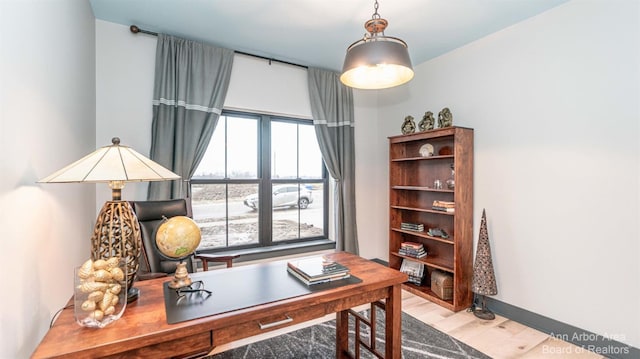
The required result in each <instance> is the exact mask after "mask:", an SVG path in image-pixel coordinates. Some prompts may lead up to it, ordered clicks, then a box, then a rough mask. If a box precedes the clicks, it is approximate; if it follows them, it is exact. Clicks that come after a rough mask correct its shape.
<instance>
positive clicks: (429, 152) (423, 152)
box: [418, 143, 433, 157]
mask: <svg viewBox="0 0 640 359" xmlns="http://www.w3.org/2000/svg"><path fill="white" fill-rule="evenodd" d="M418 152H419V153H420V156H422V157H431V156H433V145H432V144H430V143H425V144H424V145H422V146H420V149H419V150H418Z"/></svg>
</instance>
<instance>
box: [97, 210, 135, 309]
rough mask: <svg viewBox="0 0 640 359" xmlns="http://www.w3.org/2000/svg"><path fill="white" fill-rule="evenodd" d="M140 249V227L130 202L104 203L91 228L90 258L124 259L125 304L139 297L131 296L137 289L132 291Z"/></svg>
mask: <svg viewBox="0 0 640 359" xmlns="http://www.w3.org/2000/svg"><path fill="white" fill-rule="evenodd" d="M141 247H142V239H141V237H140V224H139V223H138V218H137V217H136V215H135V213H134V212H133V208H131V205H130V204H129V202H127V201H119V200H113V201H107V202H105V204H104V206H103V207H102V210H100V213H98V218H97V219H96V225H95V227H94V229H93V236H92V237H91V258H92V259H93V260H97V259H107V258H110V257H120V258H122V259H124V260H125V262H126V268H123V270H124V272H125V274H126V276H127V302H132V301H135V300H136V299H137V298H138V296H137V294H134V293H137V292H136V291H137V289H136V290H134V288H133V281H134V280H135V277H136V273H137V271H138V265H139V257H140V252H141ZM132 290H133V292H132Z"/></svg>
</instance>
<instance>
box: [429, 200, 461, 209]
mask: <svg viewBox="0 0 640 359" xmlns="http://www.w3.org/2000/svg"><path fill="white" fill-rule="evenodd" d="M432 206H433V207H444V208H454V207H455V206H456V204H455V202H449V201H437V200H436V201H433V203H432Z"/></svg>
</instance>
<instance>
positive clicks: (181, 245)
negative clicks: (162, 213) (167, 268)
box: [155, 216, 202, 289]
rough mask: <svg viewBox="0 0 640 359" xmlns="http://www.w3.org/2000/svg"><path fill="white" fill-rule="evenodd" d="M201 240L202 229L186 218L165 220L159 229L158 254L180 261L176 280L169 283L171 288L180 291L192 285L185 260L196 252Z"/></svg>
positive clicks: (157, 236)
mask: <svg viewBox="0 0 640 359" xmlns="http://www.w3.org/2000/svg"><path fill="white" fill-rule="evenodd" d="M201 239H202V236H201V233H200V228H199V227H198V225H197V224H196V222H194V221H193V220H192V219H191V218H189V217H186V216H175V217H171V218H169V219H166V218H165V219H164V221H163V222H162V224H160V226H159V227H158V229H157V231H156V236H155V243H156V247H157V248H158V252H159V253H160V254H161V255H162V256H163V257H165V258H166V259H169V260H175V261H180V263H178V265H177V267H176V273H175V274H174V278H173V280H172V281H171V282H170V283H169V287H170V288H173V289H178V288H183V287H188V286H190V285H191V283H192V281H191V278H189V272H188V271H187V265H186V263H184V260H185V259H186V258H189V256H190V255H191V254H192V253H193V252H195V250H196V248H198V245H200V240H201Z"/></svg>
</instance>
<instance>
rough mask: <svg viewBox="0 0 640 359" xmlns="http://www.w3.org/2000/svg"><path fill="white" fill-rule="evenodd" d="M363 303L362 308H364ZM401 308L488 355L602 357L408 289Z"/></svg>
mask: <svg viewBox="0 0 640 359" xmlns="http://www.w3.org/2000/svg"><path fill="white" fill-rule="evenodd" d="M366 308H368V306H364V307H363V308H362V309H366ZM402 311H403V312H405V313H407V314H409V315H411V316H413V317H414V318H417V319H419V320H421V321H423V322H425V323H427V324H429V325H431V326H432V327H434V328H436V329H438V330H440V331H442V332H445V333H447V334H449V335H451V336H452V337H454V338H456V339H458V340H460V341H461V342H463V343H466V344H467V345H469V346H471V347H474V348H476V349H478V350H479V351H481V352H483V353H485V354H486V355H488V356H490V357H492V358H497V359H500V358H593V359H595V358H603V357H602V356H600V355H597V354H595V353H592V352H589V351H587V350H586V349H583V348H581V347H578V346H576V345H573V344H571V343H567V342H564V341H561V340H559V339H556V338H553V337H550V336H549V335H547V334H545V333H542V332H540V331H538V330H535V329H532V328H529V327H526V326H524V325H522V324H520V323H517V322H514V321H512V320H509V319H507V318H503V317H500V316H496V319H494V320H491V321H485V320H481V319H478V318H476V317H475V316H474V315H473V313H470V312H467V311H460V312H457V313H455V312H452V311H450V310H447V309H444V308H442V307H440V306H439V305H437V304H434V303H431V302H429V301H427V300H425V299H423V298H421V297H418V296H415V295H413V294H411V293H409V292H406V291H402ZM334 318H335V315H333V314H332V315H327V316H325V317H323V318H319V319H317V320H314V321H309V322H306V323H304V324H300V325H297V326H291V327H288V328H284V329H281V330H275V331H273V332H269V333H265V334H263V335H259V336H255V337H252V338H248V339H244V340H240V341H237V342H233V343H230V344H228V345H223V346H219V347H217V348H215V349H214V350H213V351H212V352H211V354H215V353H219V352H222V351H225V350H228V349H231V348H235V347H240V346H243V345H246V344H249V343H251V342H255V341H259V340H264V339H267V338H270V337H274V336H278V335H280V334H283V333H287V332H290V331H293V330H296V329H300V328H303V327H307V326H309V325H313V324H317V323H320V322H323V321H328V320H331V319H334Z"/></svg>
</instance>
